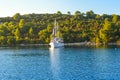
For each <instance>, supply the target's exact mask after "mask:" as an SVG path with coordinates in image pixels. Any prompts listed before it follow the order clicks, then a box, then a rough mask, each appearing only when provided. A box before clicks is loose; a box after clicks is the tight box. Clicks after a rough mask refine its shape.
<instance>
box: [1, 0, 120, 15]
mask: <svg viewBox="0 0 120 80" xmlns="http://www.w3.org/2000/svg"><path fill="white" fill-rule="evenodd" d="M119 3H120V1H119V0H114V1H113V0H1V2H0V17H6V16H13V15H14V14H15V13H20V14H29V13H56V12H57V11H61V12H62V13H67V11H70V12H71V13H72V14H74V12H75V11H77V10H79V11H81V12H84V13H85V12H86V11H89V10H93V11H94V12H95V13H97V14H103V13H105V14H120V4H119Z"/></svg>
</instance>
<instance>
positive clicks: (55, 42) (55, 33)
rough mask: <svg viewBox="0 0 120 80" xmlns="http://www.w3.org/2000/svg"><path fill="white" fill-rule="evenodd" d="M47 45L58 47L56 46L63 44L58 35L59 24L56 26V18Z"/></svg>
mask: <svg viewBox="0 0 120 80" xmlns="http://www.w3.org/2000/svg"><path fill="white" fill-rule="evenodd" d="M49 45H50V47H51V48H58V47H63V46H64V43H63V39H62V38H60V36H59V26H58V23H57V22H56V20H55V22H54V27H53V32H52V38H51V41H50V43H49Z"/></svg>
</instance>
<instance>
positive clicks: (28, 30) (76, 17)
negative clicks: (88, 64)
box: [0, 11, 120, 45]
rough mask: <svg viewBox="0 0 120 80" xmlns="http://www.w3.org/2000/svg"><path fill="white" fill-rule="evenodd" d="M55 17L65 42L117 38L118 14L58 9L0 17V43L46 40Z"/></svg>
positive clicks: (118, 39)
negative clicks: (65, 11)
mask: <svg viewBox="0 0 120 80" xmlns="http://www.w3.org/2000/svg"><path fill="white" fill-rule="evenodd" d="M55 19H56V20H57V22H58V23H59V27H60V32H61V33H60V36H61V37H62V38H63V39H64V42H65V43H70V42H84V41H90V42H95V43H103V44H107V43H109V42H119V41H120V15H116V14H113V15H107V14H103V15H99V14H95V13H94V12H93V11H87V12H86V13H82V12H80V11H76V12H75V13H74V14H71V12H69V11H68V12H67V13H66V14H62V13H61V12H60V11H58V12H57V13H55V14H25V15H20V13H16V14H15V15H14V16H13V17H4V18H0V45H16V44H41V43H43V44H44V43H49V42H50V38H51V33H52V28H53V26H54V20H55Z"/></svg>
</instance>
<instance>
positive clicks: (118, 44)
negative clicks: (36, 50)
mask: <svg viewBox="0 0 120 80" xmlns="http://www.w3.org/2000/svg"><path fill="white" fill-rule="evenodd" d="M103 45H104V44H102V43H94V42H76V43H64V46H103ZM112 45H116V46H120V43H114V42H113V43H108V44H106V46H112ZM7 46H8V47H9V46H21V47H22V46H49V44H17V45H1V46H0V47H7Z"/></svg>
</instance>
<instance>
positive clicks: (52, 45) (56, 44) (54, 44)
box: [49, 42, 64, 48]
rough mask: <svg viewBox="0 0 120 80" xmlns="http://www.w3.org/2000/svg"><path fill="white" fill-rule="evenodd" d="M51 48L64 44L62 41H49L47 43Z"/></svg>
mask: <svg viewBox="0 0 120 80" xmlns="http://www.w3.org/2000/svg"><path fill="white" fill-rule="evenodd" d="M49 45H50V47H51V48H58V47H63V46H64V44H63V43H56V42H50V43H49Z"/></svg>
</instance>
